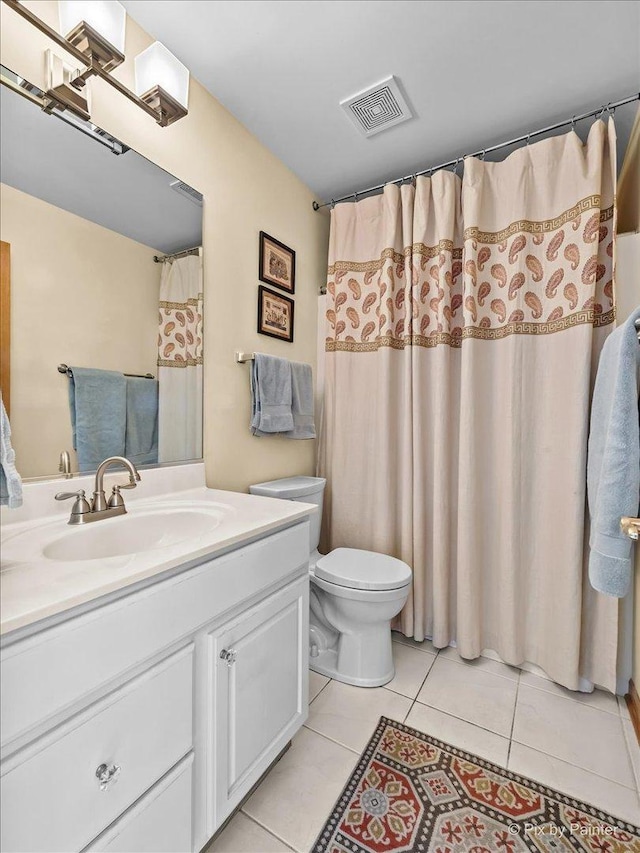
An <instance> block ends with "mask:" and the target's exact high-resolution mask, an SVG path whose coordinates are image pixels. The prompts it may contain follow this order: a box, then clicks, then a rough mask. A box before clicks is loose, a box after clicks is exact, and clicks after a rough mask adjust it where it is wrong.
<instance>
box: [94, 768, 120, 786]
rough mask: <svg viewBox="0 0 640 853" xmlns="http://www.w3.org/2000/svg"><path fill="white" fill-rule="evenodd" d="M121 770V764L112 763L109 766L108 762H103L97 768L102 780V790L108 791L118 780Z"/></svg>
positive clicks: (98, 776)
mask: <svg viewBox="0 0 640 853" xmlns="http://www.w3.org/2000/svg"><path fill="white" fill-rule="evenodd" d="M121 770H122V767H120V765H119V764H112V765H111V766H110V767H107V765H106V764H101V765H100V767H98V769H97V770H96V776H97V778H98V779H99V780H100V790H101V791H108V790H109V786H110V785H113V784H115V783H116V782H117V781H118V776H119V775H120V771H121Z"/></svg>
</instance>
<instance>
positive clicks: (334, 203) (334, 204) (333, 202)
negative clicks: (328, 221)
mask: <svg viewBox="0 0 640 853" xmlns="http://www.w3.org/2000/svg"><path fill="white" fill-rule="evenodd" d="M335 206H336V200H335V199H334V198H332V199H331V210H333V208H334V207H335Z"/></svg>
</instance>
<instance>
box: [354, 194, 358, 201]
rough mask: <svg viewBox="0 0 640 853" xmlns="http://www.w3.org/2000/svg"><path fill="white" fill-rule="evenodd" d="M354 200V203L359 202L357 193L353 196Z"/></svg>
mask: <svg viewBox="0 0 640 853" xmlns="http://www.w3.org/2000/svg"><path fill="white" fill-rule="evenodd" d="M353 200H354V201H358V193H357V192H355V193H354V194H353Z"/></svg>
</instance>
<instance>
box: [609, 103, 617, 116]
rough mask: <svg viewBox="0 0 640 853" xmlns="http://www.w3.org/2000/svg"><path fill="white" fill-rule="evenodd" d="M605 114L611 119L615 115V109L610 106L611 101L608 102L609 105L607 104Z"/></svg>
mask: <svg viewBox="0 0 640 853" xmlns="http://www.w3.org/2000/svg"><path fill="white" fill-rule="evenodd" d="M607 112H608V113H609V115H610V116H611V118H613V117H614V115H615V114H616V108H615V107H612V106H611V101H609V103H608V104H607Z"/></svg>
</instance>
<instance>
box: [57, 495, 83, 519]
mask: <svg viewBox="0 0 640 853" xmlns="http://www.w3.org/2000/svg"><path fill="white" fill-rule="evenodd" d="M55 498H56V500H57V501H66V500H69V498H75V499H76V500H75V503H74V504H73V506H72V507H71V515H72V516H74V515H84V514H85V513H87V512H91V505H90V504H89V501H88V500H87V499H86V498H85V496H84V489H79V490H78V491H77V492H58V494H57V495H56V496H55Z"/></svg>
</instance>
